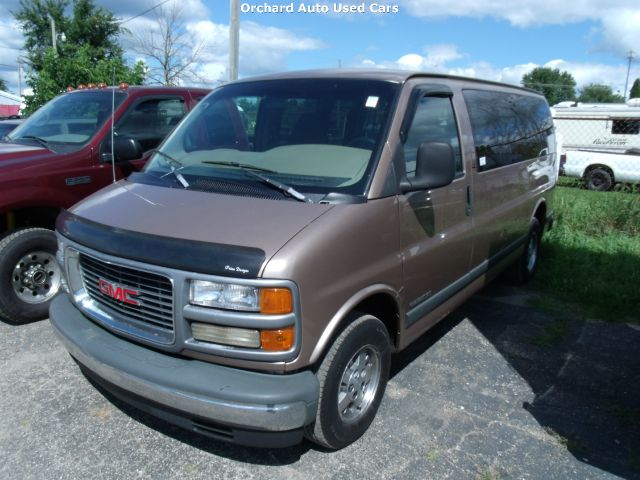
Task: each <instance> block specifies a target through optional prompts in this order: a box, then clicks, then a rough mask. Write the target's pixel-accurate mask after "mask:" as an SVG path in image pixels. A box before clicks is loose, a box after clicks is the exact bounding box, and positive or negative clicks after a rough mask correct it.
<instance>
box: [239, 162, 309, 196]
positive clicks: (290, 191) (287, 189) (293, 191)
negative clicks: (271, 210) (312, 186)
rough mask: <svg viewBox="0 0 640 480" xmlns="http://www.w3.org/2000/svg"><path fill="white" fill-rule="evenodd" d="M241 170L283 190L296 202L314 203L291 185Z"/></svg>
mask: <svg viewBox="0 0 640 480" xmlns="http://www.w3.org/2000/svg"><path fill="white" fill-rule="evenodd" d="M240 168H242V171H243V172H244V173H246V174H247V175H250V176H252V177H256V178H259V179H260V180H262V181H263V182H264V183H267V184H269V185H272V186H274V187H276V188H277V189H278V190H281V191H283V192H284V193H287V194H289V195H291V196H292V197H293V198H295V199H296V200H299V201H301V202H306V203H313V200H311V199H310V198H309V197H307V196H306V195H303V194H302V193H300V192H299V191H297V190H296V189H295V188H293V187H291V186H289V185H287V184H285V183H282V182H279V181H277V180H274V179H272V178H269V177H265V176H264V175H261V174H260V173H256V172H252V171H251V170H248V169H245V168H244V167H240Z"/></svg>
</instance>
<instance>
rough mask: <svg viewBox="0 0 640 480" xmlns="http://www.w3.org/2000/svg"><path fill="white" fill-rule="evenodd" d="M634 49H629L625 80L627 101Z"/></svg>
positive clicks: (625, 98)
mask: <svg viewBox="0 0 640 480" xmlns="http://www.w3.org/2000/svg"><path fill="white" fill-rule="evenodd" d="M633 55H634V51H633V50H629V56H628V57H627V58H628V59H629V64H628V65H627V79H626V80H625V82H624V101H625V102H626V101H627V88H628V87H629V73H630V72H631V61H632V60H633Z"/></svg>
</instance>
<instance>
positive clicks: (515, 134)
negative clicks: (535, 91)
mask: <svg viewBox="0 0 640 480" xmlns="http://www.w3.org/2000/svg"><path fill="white" fill-rule="evenodd" d="M463 96H464V100H465V103H466V104H467V110H468V111H469V118H470V120H471V129H472V131H473V140H474V143H475V146H476V155H477V158H478V159H477V162H478V170H479V171H481V172H483V171H486V170H491V169H492V168H498V167H504V166H506V165H511V164H513V163H518V162H522V161H525V160H530V159H532V158H538V157H541V156H543V155H545V154H546V149H547V148H548V144H547V136H548V135H550V134H551V132H552V129H553V120H552V119H551V113H550V111H549V107H548V105H547V103H546V102H545V101H544V99H542V98H540V97H534V96H530V95H518V94H514V93H505V92H492V91H486V90H464V91H463Z"/></svg>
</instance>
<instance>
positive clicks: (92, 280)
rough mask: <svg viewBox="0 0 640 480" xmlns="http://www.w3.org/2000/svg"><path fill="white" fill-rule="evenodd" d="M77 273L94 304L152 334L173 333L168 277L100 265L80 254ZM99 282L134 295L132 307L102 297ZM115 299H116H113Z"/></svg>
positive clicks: (94, 259) (112, 265)
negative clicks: (133, 292)
mask: <svg viewBox="0 0 640 480" xmlns="http://www.w3.org/2000/svg"><path fill="white" fill-rule="evenodd" d="M80 271H81V273H82V280H83V282H84V286H85V289H86V291H87V294H88V295H89V296H90V297H91V298H92V299H93V300H94V301H96V302H97V303H99V304H101V305H103V306H106V307H108V308H110V309H111V310H114V311H115V312H117V313H119V314H121V315H123V316H124V317H125V318H126V320H127V321H129V322H134V323H137V324H139V325H140V326H143V327H144V328H145V329H148V328H149V327H151V328H152V329H154V330H156V329H157V330H161V331H163V332H171V333H172V332H173V328H174V327H173V287H172V285H171V282H170V281H169V279H168V278H167V277H164V276H162V275H158V274H155V273H150V272H145V271H141V270H136V269H134V268H130V267H123V266H122V265H116V264H113V263H107V262H103V261H102V260H98V259H96V258H94V257H90V256H88V255H85V254H82V253H81V254H80ZM100 280H103V281H105V282H108V284H111V285H117V286H121V287H123V288H127V289H131V290H134V291H136V292H137V295H135V296H134V297H133V298H134V299H135V302H137V303H138V305H132V304H130V303H126V302H124V301H122V295H120V300H118V299H116V298H113V297H112V296H110V295H107V294H105V293H103V291H102V290H101V288H100V286H99V285H100ZM116 296H117V295H116Z"/></svg>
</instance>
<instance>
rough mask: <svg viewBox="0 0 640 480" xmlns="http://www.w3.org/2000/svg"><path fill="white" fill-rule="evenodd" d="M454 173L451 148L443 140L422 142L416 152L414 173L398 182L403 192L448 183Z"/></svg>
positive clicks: (426, 188)
mask: <svg viewBox="0 0 640 480" xmlns="http://www.w3.org/2000/svg"><path fill="white" fill-rule="evenodd" d="M455 175H456V170H455V159H454V155H453V148H451V145H449V144H448V143H444V142H423V143H422V144H421V145H420V147H419V148H418V153H417V154H416V175H415V177H412V178H411V179H408V178H407V179H404V180H403V181H401V182H400V190H401V191H402V192H403V193H407V192H414V191H417V190H429V189H432V188H439V187H444V186H446V185H449V184H450V183H451V182H453V179H454V177H455Z"/></svg>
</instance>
